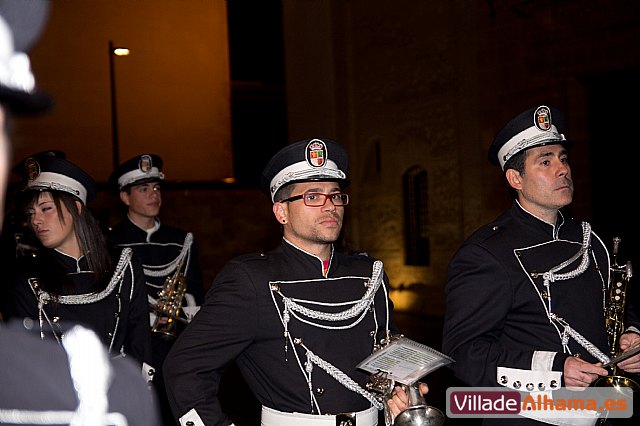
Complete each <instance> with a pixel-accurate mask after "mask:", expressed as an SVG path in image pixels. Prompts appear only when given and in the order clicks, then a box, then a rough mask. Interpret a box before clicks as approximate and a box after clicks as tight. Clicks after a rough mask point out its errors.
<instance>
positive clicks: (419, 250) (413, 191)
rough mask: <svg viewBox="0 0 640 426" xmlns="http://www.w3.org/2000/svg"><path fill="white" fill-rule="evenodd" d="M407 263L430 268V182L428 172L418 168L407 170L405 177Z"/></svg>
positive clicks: (403, 178) (403, 179)
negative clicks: (428, 184)
mask: <svg viewBox="0 0 640 426" xmlns="http://www.w3.org/2000/svg"><path fill="white" fill-rule="evenodd" d="M402 181H403V182H402V183H403V193H404V225H405V226H404V230H405V252H406V258H405V263H406V264H407V265H415V266H429V261H430V253H429V233H428V230H427V224H428V213H429V210H428V192H427V189H428V186H427V183H428V180H427V172H426V171H425V170H424V169H422V168H420V167H417V166H414V167H411V168H410V169H409V170H407V171H406V172H405V173H404V175H403V177H402Z"/></svg>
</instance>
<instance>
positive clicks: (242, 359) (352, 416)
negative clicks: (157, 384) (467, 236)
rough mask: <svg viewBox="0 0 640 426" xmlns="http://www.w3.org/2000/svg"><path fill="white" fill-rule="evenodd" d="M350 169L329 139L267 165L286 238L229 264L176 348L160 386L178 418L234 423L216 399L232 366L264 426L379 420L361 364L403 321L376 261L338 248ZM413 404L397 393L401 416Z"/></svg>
mask: <svg viewBox="0 0 640 426" xmlns="http://www.w3.org/2000/svg"><path fill="white" fill-rule="evenodd" d="M346 170H347V154H346V152H345V150H344V148H343V147H342V146H340V145H339V144H338V143H336V142H334V141H332V140H327V139H307V140H303V141H299V142H297V143H294V144H291V145H289V146H287V147H285V148H283V149H282V150H280V151H279V152H278V153H276V154H275V156H274V157H273V158H272V159H271V160H270V161H269V163H268V164H267V166H266V167H265V169H264V171H263V173H262V178H261V189H262V190H263V191H264V192H265V193H266V194H268V195H269V196H270V197H271V200H272V201H273V214H274V216H275V218H276V220H277V221H278V222H279V223H280V224H281V226H282V230H283V239H282V244H281V245H280V246H279V247H277V248H276V249H275V250H273V251H271V252H269V253H266V254H249V255H244V256H240V257H238V258H236V259H233V260H232V261H230V262H228V263H227V264H226V265H225V266H224V267H223V269H222V270H221V271H220V273H219V274H218V276H217V277H216V278H215V280H214V282H213V284H212V286H211V288H210V290H209V292H208V294H207V296H206V299H205V303H204V304H203V306H202V307H201V310H200V312H198V314H197V315H196V316H195V318H194V319H193V321H192V322H191V324H189V326H188V327H187V328H186V330H185V331H184V332H183V333H182V334H181V335H180V336H179V337H178V340H177V341H176V343H175V344H174V346H173V348H172V349H171V351H170V353H169V355H168V357H167V359H166V361H165V364H164V370H165V382H166V387H167V389H168V395H169V401H170V403H171V408H172V410H173V413H174V415H175V417H176V419H178V420H179V422H180V424H181V425H184V426H186V425H193V426H198V425H207V426H213V425H229V424H232V423H231V422H232V420H233V419H229V418H227V416H226V415H225V413H224V412H223V411H222V409H221V406H220V403H219V400H218V397H217V395H218V387H219V383H220V378H221V376H222V373H223V371H224V369H225V367H226V366H227V365H229V364H230V363H232V362H234V361H235V363H236V365H237V366H238V368H239V369H240V372H241V373H242V375H243V377H244V379H245V380H246V382H247V383H248V385H249V387H250V388H251V390H252V391H253V393H254V395H255V397H256V398H257V399H258V401H259V402H260V403H261V404H262V414H261V424H262V425H263V426H275V425H277V426H287V425H296V426H302V425H308V426H313V425H352V426H353V425H356V424H357V425H358V426H373V425H377V424H378V415H379V414H378V410H380V409H382V408H383V407H382V405H381V403H380V402H379V401H377V400H376V398H375V396H374V395H373V394H372V393H371V392H370V391H369V390H368V389H367V388H366V384H367V382H368V381H369V375H368V373H366V372H364V371H362V370H359V369H357V368H356V365H357V364H358V363H359V362H360V361H362V360H363V359H365V358H366V357H367V356H369V355H370V354H371V353H372V351H373V350H374V345H376V344H379V343H380V342H381V340H383V339H384V338H385V337H386V336H388V335H391V334H396V327H395V325H394V324H393V322H392V310H393V304H392V303H391V300H390V299H389V298H388V288H389V285H388V278H387V277H386V274H385V273H384V271H383V270H382V264H381V262H376V261H375V259H372V258H370V257H368V256H366V255H353V254H344V253H339V252H338V251H336V250H335V248H334V243H335V242H336V240H337V239H338V237H339V235H340V231H341V230H342V224H343V218H344V213H345V208H346V207H347V206H348V204H349V201H350V200H349V196H348V195H347V194H346V193H344V192H342V191H343V190H344V188H345V187H346V186H347V185H348V180H347V176H346V173H345V172H346ZM421 390H422V391H423V393H424V392H426V391H427V387H426V385H424V386H422V389H421ZM238 397H239V398H243V396H242V395H238ZM406 402H407V397H406V394H405V393H404V392H402V391H401V390H398V392H397V394H396V396H394V397H393V398H392V399H391V400H390V401H389V403H388V406H389V408H390V409H391V411H392V413H393V414H394V415H396V414H398V413H399V412H400V411H402V410H404V409H406V408H407V404H406Z"/></svg>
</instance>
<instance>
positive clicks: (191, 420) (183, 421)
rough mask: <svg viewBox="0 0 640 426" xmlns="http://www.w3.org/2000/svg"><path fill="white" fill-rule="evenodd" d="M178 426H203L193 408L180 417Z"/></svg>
mask: <svg viewBox="0 0 640 426" xmlns="http://www.w3.org/2000/svg"><path fill="white" fill-rule="evenodd" d="M179 421H180V426H204V422H203V421H202V419H201V418H200V416H199V415H198V413H197V411H196V409H195V408H192V409H191V410H189V411H188V412H187V414H185V415H184V416H182V417H180V420H179Z"/></svg>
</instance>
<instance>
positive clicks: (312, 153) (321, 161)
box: [305, 139, 327, 167]
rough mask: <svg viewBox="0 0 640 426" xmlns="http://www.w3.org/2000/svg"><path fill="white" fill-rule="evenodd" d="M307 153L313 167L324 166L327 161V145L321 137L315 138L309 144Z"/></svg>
mask: <svg viewBox="0 0 640 426" xmlns="http://www.w3.org/2000/svg"><path fill="white" fill-rule="evenodd" d="M305 155H306V160H307V163H308V164H309V165H310V166H311V167H324V165H325V164H326V162H327V146H326V145H325V143H324V142H322V141H321V140H320V139H313V140H312V141H311V142H309V144H308V145H307V151H306V153H305Z"/></svg>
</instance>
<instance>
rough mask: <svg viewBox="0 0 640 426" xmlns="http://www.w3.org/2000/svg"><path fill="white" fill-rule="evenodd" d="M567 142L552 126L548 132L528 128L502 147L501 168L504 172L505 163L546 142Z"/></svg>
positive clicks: (534, 127) (500, 153)
mask: <svg viewBox="0 0 640 426" xmlns="http://www.w3.org/2000/svg"><path fill="white" fill-rule="evenodd" d="M565 140H566V139H565V137H564V135H563V134H562V133H559V132H558V129H557V128H556V126H554V125H551V128H550V129H549V130H546V131H542V130H540V129H538V128H537V127H536V126H531V127H529V128H526V129H524V130H523V131H521V132H520V133H518V134H517V135H515V136H514V137H512V138H511V139H509V140H508V141H507V142H506V143H505V144H504V145H502V148H500V150H499V151H498V161H499V162H500V167H501V168H502V169H503V170H504V165H505V163H506V162H507V161H509V159H510V158H511V157H513V156H514V155H516V154H517V153H518V152H520V151H522V150H524V149H527V148H531V147H533V146H536V145H542V144H544V143H545V142H563V141H565Z"/></svg>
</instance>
